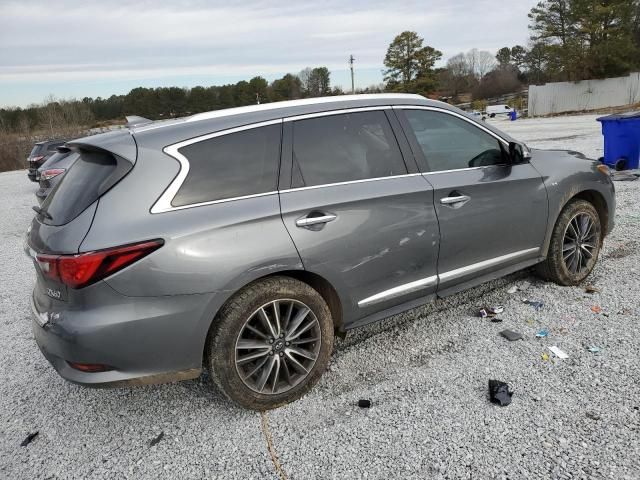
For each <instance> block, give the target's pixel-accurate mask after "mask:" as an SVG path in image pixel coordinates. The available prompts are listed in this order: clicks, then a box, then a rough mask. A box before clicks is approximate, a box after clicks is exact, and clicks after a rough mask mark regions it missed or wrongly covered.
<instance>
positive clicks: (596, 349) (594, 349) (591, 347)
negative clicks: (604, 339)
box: [587, 345, 600, 353]
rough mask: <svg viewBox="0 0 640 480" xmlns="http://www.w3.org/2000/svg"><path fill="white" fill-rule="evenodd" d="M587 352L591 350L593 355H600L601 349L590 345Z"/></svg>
mask: <svg viewBox="0 0 640 480" xmlns="http://www.w3.org/2000/svg"><path fill="white" fill-rule="evenodd" d="M587 350H589V351H590V352H591V353H598V352H599V351H600V347H597V346H595V345H589V346H588V347H587Z"/></svg>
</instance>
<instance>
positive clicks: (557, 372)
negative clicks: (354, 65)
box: [0, 116, 640, 479]
mask: <svg viewBox="0 0 640 480" xmlns="http://www.w3.org/2000/svg"><path fill="white" fill-rule="evenodd" d="M593 119H594V117H593V116H580V117H563V118H554V119H545V120H542V119H534V120H522V121H518V122H514V123H508V122H501V123H500V127H501V128H503V129H504V130H507V131H509V132H510V133H512V134H513V135H514V136H516V137H517V138H520V139H522V140H524V141H526V142H527V143H528V144H529V145H530V146H532V147H542V148H557V147H560V148H571V149H575V150H580V151H583V152H584V153H586V154H588V155H590V156H592V157H594V158H597V157H599V156H600V155H601V154H602V153H601V152H602V141H601V137H600V133H599V125H598V124H597V123H596V122H594V121H593ZM25 177H26V176H25V173H24V172H11V173H5V174H0V192H1V193H0V196H1V198H2V205H3V207H4V208H3V209H2V211H1V212H0V225H1V229H0V239H1V241H2V247H3V248H1V249H0V265H2V269H1V270H0V286H1V288H0V306H1V308H0V325H1V326H2V329H1V330H0V344H1V345H2V349H1V350H0V365H1V366H0V478H7V479H9V478H10V479H19V478H29V479H31V478H203V477H208V478H256V479H269V478H272V479H277V478H290V479H314V478H318V479H325V478H380V479H383V478H384V479H387V478H443V479H444V478H480V479H488V478H510V479H527V478H531V479H539V478H616V479H637V478H640V411H639V408H640V359H639V356H638V352H639V351H640V326H639V323H638V318H639V315H640V307H639V305H640V301H639V300H640V299H639V297H640V291H639V288H638V287H639V285H640V283H639V276H640V262H639V261H638V259H639V254H638V246H639V245H640V238H639V235H638V233H639V229H638V227H639V225H640V209H639V208H638V198H639V196H638V195H639V193H640V181H637V182H619V183H617V185H616V187H617V201H618V211H617V214H616V228H615V230H614V231H613V233H612V234H611V235H610V236H609V237H608V238H607V241H606V242H605V247H604V249H603V251H602V256H601V258H600V262H599V263H598V265H597V267H596V269H595V271H594V273H593V274H592V276H591V277H590V280H589V282H590V283H591V284H594V285H595V286H596V287H597V288H598V289H600V290H601V293H594V294H587V293H585V292H584V289H583V288H579V287H575V288H562V287H558V286H556V285H554V284H549V283H545V282H543V281H540V280H539V279H537V278H536V277H534V276H532V275H531V274H530V273H528V272H521V273H519V274H515V275H512V276H510V277H508V278H504V279H500V280H497V281H494V282H490V283H487V284H485V285H483V286H481V287H478V288H476V289H473V290H470V291H467V292H464V293H462V294H458V295H455V296H453V297H449V298H447V299H446V300H444V301H439V302H437V303H435V304H433V305H430V306H428V307H425V308H420V309H416V310H412V311H410V312H407V313H405V314H402V315H399V316H396V317H394V318H391V319H388V320H385V321H383V322H380V323H378V324H375V325H372V326H369V327H365V328H362V329H359V330H356V331H354V332H351V333H350V334H349V335H348V336H347V338H346V339H345V340H344V341H340V342H338V345H337V347H336V351H335V354H334V356H333V360H332V364H331V367H330V370H329V371H328V372H327V373H326V375H325V376H324V377H323V379H322V381H321V382H320V384H319V385H318V386H317V387H316V388H315V389H314V390H313V391H312V392H311V393H310V394H309V395H307V396H306V397H305V398H303V399H302V400H300V401H298V402H296V403H294V404H292V405H289V406H287V407H284V408H281V409H278V410H275V411H271V412H269V413H268V414H265V415H260V414H257V413H253V412H246V411H242V410H240V409H238V408H235V407H233V406H231V405H229V404H228V403H227V402H225V401H224V400H223V399H222V398H221V397H220V395H219V394H217V393H215V392H213V393H212V392H211V391H210V387H209V382H208V380H207V379H206V378H202V379H199V380H195V381H189V382H183V383H180V384H174V385H160V386H151V387H141V388H132V389H118V390H91V389H86V388H83V387H79V386H75V385H72V384H69V383H67V382H65V381H64V380H62V379H61V378H60V377H58V375H57V374H56V373H55V372H54V370H53V369H52V368H51V367H50V366H49V364H48V363H47V362H46V360H45V359H44V358H43V357H42V355H41V354H40V352H39V351H38V349H37V347H36V345H35V342H34V341H33V337H32V334H31V330H30V322H29V318H30V312H29V306H28V299H29V294H30V290H31V286H32V283H33V281H34V277H35V274H34V272H33V267H32V265H31V263H30V261H29V260H28V258H27V257H25V256H24V254H23V253H22V241H23V232H24V231H25V230H26V227H27V224H28V222H29V220H30V218H31V216H32V212H31V209H30V206H31V205H33V204H34V203H35V202H34V198H33V193H34V191H35V188H34V185H33V184H30V183H29V182H27V180H26V178H25ZM527 283H528V284H529V287H528V288H527V289H526V290H525V291H518V292H516V293H513V294H509V293H507V290H508V289H509V288H510V287H513V286H514V285H524V286H526V284H527ZM525 298H529V299H536V300H541V301H543V302H544V304H545V305H544V308H543V309H542V310H540V311H535V310H534V309H533V308H532V307H531V306H529V305H526V304H524V303H523V300H524V299H525ZM486 304H488V305H493V304H503V305H504V306H505V312H504V314H502V315H500V317H502V318H503V319H504V322H503V323H501V324H498V323H491V322H489V321H488V320H483V319H480V318H478V317H475V316H474V313H475V311H476V310H477V309H478V308H480V307H481V306H483V305H486ZM594 305H598V306H601V308H602V312H603V313H601V314H595V313H593V312H592V311H591V307H592V306H594ZM504 328H510V329H512V330H516V331H519V332H521V333H523V335H524V340H521V341H517V342H508V341H506V340H505V339H504V338H502V337H500V336H499V335H498V332H499V331H500V330H502V329H504ZM541 328H547V329H549V332H550V333H549V336H548V337H547V338H535V333H536V332H537V331H538V330H539V329H541ZM552 345H557V346H558V347H560V348H561V349H562V350H563V351H565V352H566V353H567V354H568V355H569V358H568V359H566V360H560V359H558V358H557V357H555V356H554V355H553V354H552V353H551V352H549V351H548V347H549V346H552ZM589 345H596V346H598V347H600V348H601V351H600V352H599V353H591V352H589V351H588V350H587V348H586V347H587V346H589ZM544 353H548V354H549V359H548V360H545V359H544V358H543V354H544ZM489 379H499V380H502V381H505V382H508V383H509V385H510V386H511V387H512V389H513V390H514V392H515V394H514V396H513V403H512V404H511V405H509V406H508V407H498V406H495V405H492V404H490V403H489V401H488V395H487V381H488V380H489ZM360 398H367V399H371V400H372V402H373V405H372V408H370V409H359V408H358V407H357V406H356V405H355V403H356V402H357V400H358V399H360ZM35 431H38V432H39V434H38V436H37V437H36V438H35V439H34V440H33V441H32V442H31V443H30V444H29V445H28V446H26V447H21V446H20V443H21V442H22V441H23V440H24V439H25V437H26V436H27V435H28V434H29V433H33V432H35ZM160 432H164V437H163V438H162V439H161V440H160V441H159V442H158V443H157V445H155V446H151V445H150V443H151V441H152V440H153V439H154V438H156V437H157V436H158V435H159V434H160Z"/></svg>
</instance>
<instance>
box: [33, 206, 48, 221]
mask: <svg viewBox="0 0 640 480" xmlns="http://www.w3.org/2000/svg"><path fill="white" fill-rule="evenodd" d="M31 208H33V211H34V212H36V213H37V214H39V215H42V216H43V217H44V218H47V219H49V220H53V217H52V216H51V215H49V213H47V212H46V211H45V210H43V209H42V208H40V207H36V206H35V205H34V206H33V207H31Z"/></svg>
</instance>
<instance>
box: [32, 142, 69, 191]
mask: <svg viewBox="0 0 640 480" xmlns="http://www.w3.org/2000/svg"><path fill="white" fill-rule="evenodd" d="M65 143H66V140H65V139H58V140H46V141H44V142H37V143H36V144H35V145H34V146H33V148H32V149H31V153H30V154H29V156H28V157H27V168H28V172H27V177H29V180H31V181H32V182H37V181H38V180H39V178H38V168H40V167H41V166H42V164H43V163H44V162H46V161H47V160H48V159H49V157H51V155H53V154H54V153H56V148H57V147H59V146H62V145H64V144H65Z"/></svg>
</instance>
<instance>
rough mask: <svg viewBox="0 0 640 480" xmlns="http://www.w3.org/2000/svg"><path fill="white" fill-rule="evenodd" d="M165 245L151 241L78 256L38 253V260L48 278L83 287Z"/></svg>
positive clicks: (70, 285) (75, 286)
mask: <svg viewBox="0 0 640 480" xmlns="http://www.w3.org/2000/svg"><path fill="white" fill-rule="evenodd" d="M163 244H164V241H163V240H151V241H148V242H142V243H137V244H135V245H125V246H122V247H115V248H108V249H106V250H96V251H95V252H87V253H80V254H78V255H46V254H39V255H37V256H36V261H37V262H38V265H39V266H40V270H41V271H42V273H43V274H44V275H45V276H46V277H48V278H51V279H52V280H56V281H58V282H62V283H64V284H65V285H68V286H69V287H71V288H82V287H86V286H87V285H91V284H92V283H95V282H97V281H99V280H102V279H103V278H106V277H108V276H109V275H111V274H113V273H115V272H117V271H118V270H122V269H123V268H124V267H126V266H128V265H131V264H132V263H134V262H136V261H138V260H140V259H141V258H143V257H145V256H147V255H149V254H150V253H151V252H153V251H154V250H157V249H158V248H160V247H161V246H162V245H163Z"/></svg>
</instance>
